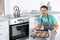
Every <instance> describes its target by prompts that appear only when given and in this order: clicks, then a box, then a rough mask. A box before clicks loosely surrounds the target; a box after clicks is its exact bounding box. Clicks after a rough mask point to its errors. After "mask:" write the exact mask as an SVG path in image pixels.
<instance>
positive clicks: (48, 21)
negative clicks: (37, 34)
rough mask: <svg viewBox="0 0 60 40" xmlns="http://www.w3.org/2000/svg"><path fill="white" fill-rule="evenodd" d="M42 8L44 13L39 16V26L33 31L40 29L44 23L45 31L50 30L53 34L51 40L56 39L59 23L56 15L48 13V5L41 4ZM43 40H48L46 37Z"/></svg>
mask: <svg viewBox="0 0 60 40" xmlns="http://www.w3.org/2000/svg"><path fill="white" fill-rule="evenodd" d="M40 10H41V14H42V15H40V16H39V17H38V26H37V27H36V28H34V29H33V30H32V32H34V30H39V29H40V28H41V27H42V25H43V27H44V30H45V31H48V30H50V34H51V35H52V36H51V37H50V40H54V39H55V35H56V31H57V29H58V23H57V21H56V19H55V18H54V16H52V15H50V14H48V7H47V6H45V5H43V6H41V8H40ZM43 40H46V38H43Z"/></svg>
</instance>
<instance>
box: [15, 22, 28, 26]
mask: <svg viewBox="0 0 60 40" xmlns="http://www.w3.org/2000/svg"><path fill="white" fill-rule="evenodd" d="M28 24H29V23H26V24H21V25H15V26H23V25H28Z"/></svg>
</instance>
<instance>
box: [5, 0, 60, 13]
mask: <svg viewBox="0 0 60 40" xmlns="http://www.w3.org/2000/svg"><path fill="white" fill-rule="evenodd" d="M4 1H5V3H4V4H5V13H6V14H8V13H9V14H13V12H14V11H13V7H14V6H19V8H20V10H21V11H30V10H38V11H39V8H40V6H41V5H47V2H50V6H51V8H52V9H51V10H52V11H60V5H59V3H60V0H4Z"/></svg>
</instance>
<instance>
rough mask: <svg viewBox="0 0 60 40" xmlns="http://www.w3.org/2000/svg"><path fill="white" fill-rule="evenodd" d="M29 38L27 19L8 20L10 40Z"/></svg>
mask: <svg viewBox="0 0 60 40" xmlns="http://www.w3.org/2000/svg"><path fill="white" fill-rule="evenodd" d="M24 37H29V21H28V18H16V19H12V20H10V40H16V39H20V38H24Z"/></svg>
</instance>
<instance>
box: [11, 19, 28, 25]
mask: <svg viewBox="0 0 60 40" xmlns="http://www.w3.org/2000/svg"><path fill="white" fill-rule="evenodd" d="M28 21H29V18H16V19H10V25H12V24H18V23H24V22H28Z"/></svg>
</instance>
